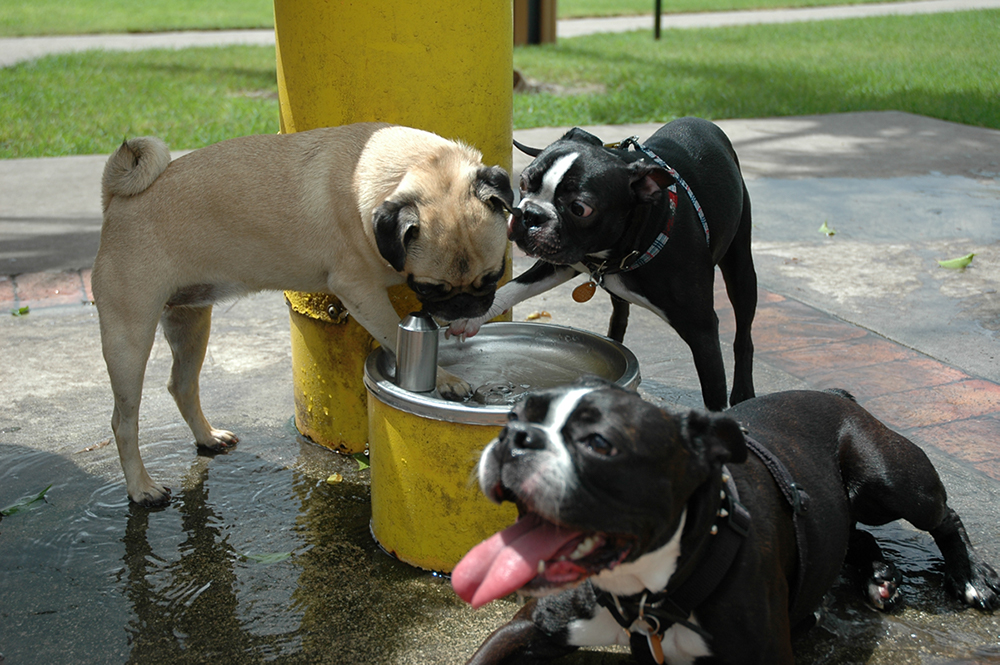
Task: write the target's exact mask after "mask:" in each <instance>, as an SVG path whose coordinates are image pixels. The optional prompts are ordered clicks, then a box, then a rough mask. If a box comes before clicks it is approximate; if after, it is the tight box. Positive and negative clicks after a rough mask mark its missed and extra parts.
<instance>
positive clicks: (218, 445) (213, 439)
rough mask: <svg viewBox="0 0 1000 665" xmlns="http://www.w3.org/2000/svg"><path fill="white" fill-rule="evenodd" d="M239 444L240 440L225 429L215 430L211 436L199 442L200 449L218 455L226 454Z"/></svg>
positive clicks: (211, 432)
mask: <svg viewBox="0 0 1000 665" xmlns="http://www.w3.org/2000/svg"><path fill="white" fill-rule="evenodd" d="M239 442H240V438H239V437H238V436H236V435H235V434H233V433H232V432H230V431H228V430H224V429H213V430H211V431H210V433H209V436H207V437H204V439H199V440H198V447H199V448H204V449H205V450H211V451H212V452H216V453H224V452H226V451H227V450H229V449H230V448H233V447H235V446H236V444H237V443H239Z"/></svg>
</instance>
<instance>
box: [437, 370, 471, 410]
mask: <svg viewBox="0 0 1000 665" xmlns="http://www.w3.org/2000/svg"><path fill="white" fill-rule="evenodd" d="M437 391H438V394H439V395H441V397H443V398H444V399H446V400H450V401H452V402H461V401H463V400H465V399H466V398H468V397H469V396H470V395H472V386H470V385H469V384H468V383H467V382H466V381H465V380H463V379H461V378H459V377H457V376H455V375H454V374H452V373H451V372H449V371H448V370H444V369H441V368H440V367H438V371H437Z"/></svg>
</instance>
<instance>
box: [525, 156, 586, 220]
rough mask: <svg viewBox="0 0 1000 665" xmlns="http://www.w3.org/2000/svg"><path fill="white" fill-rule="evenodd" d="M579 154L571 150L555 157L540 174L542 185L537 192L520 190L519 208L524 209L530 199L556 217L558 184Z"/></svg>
mask: <svg viewBox="0 0 1000 665" xmlns="http://www.w3.org/2000/svg"><path fill="white" fill-rule="evenodd" d="M579 156H580V153H578V152H571V153H570V154H568V155H563V156H562V157H560V158H559V159H557V160H556V161H555V162H554V163H553V164H552V167H551V168H550V169H548V170H547V171H546V172H545V175H544V176H542V186H541V187H540V188H539V189H538V191H537V192H522V196H523V198H522V199H521V202H520V203H519V204H518V207H519V208H520V209H521V210H524V208H525V205H526V204H527V203H528V202H529V201H530V202H531V203H533V204H535V205H536V206H538V207H539V208H541V209H542V210H544V211H545V212H546V214H547V215H548V216H549V217H550V218H552V219H557V218H558V217H559V213H558V211H557V210H556V205H555V201H556V190H557V189H559V185H560V184H561V183H562V181H563V178H564V177H566V172H567V171H569V169H570V167H572V166H573V162H575V161H576V160H577V158H578V157H579Z"/></svg>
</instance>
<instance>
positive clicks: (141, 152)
mask: <svg viewBox="0 0 1000 665" xmlns="http://www.w3.org/2000/svg"><path fill="white" fill-rule="evenodd" d="M168 164H170V149H169V148H168V147H167V144H166V143H164V142H163V141H162V140H161V139H158V138H156V137H155V136H140V137H138V138H134V139H126V140H125V141H124V142H123V143H122V144H121V146H119V148H118V149H117V150H115V152H114V154H113V155H111V157H109V158H108V163H107V164H105V165H104V176H103V178H102V179H101V203H102V206H103V208H104V210H107V209H108V205H109V204H110V203H111V199H112V197H115V196H135V195H136V194H140V193H142V192H144V191H145V190H146V189H147V188H148V187H149V186H150V185H152V184H153V181H155V180H156V179H157V178H158V177H160V174H161V173H163V172H164V171H165V170H166V168H167V165H168Z"/></svg>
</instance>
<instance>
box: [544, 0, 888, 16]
mask: <svg viewBox="0 0 1000 665" xmlns="http://www.w3.org/2000/svg"><path fill="white" fill-rule="evenodd" d="M881 1H882V0H663V1H662V3H661V11H662V12H663V13H665V14H674V13H679V12H721V11H732V10H743V9H781V8H787V7H817V6H826V5H854V4H864V3H866V2H881ZM888 1H889V2H895V1H899V0H888ZM654 6H655V4H654V0H557V2H556V13H557V14H558V16H559V18H575V17H581V16H624V15H628V14H651V13H653V7H654Z"/></svg>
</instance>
